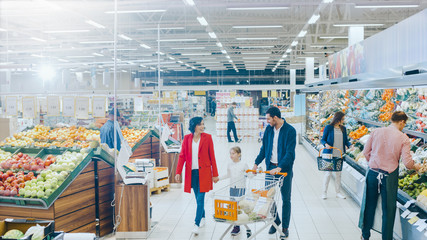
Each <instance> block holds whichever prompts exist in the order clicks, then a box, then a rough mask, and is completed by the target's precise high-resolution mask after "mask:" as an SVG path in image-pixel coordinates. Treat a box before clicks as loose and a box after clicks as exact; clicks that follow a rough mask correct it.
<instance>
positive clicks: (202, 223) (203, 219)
mask: <svg viewBox="0 0 427 240" xmlns="http://www.w3.org/2000/svg"><path fill="white" fill-rule="evenodd" d="M204 226H206V220H205V218H202V220H201V221H200V227H201V228H202V227H204Z"/></svg>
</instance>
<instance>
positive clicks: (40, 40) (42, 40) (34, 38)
mask: <svg viewBox="0 0 427 240" xmlns="http://www.w3.org/2000/svg"><path fill="white" fill-rule="evenodd" d="M30 39H32V40H34V41H38V42H46V40H44V39H41V38H36V37H31V38H30Z"/></svg>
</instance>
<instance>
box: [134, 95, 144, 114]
mask: <svg viewBox="0 0 427 240" xmlns="http://www.w3.org/2000/svg"><path fill="white" fill-rule="evenodd" d="M133 102H134V104H133V108H134V109H133V110H134V111H135V112H142V111H144V100H143V99H142V97H135V98H134V99H133Z"/></svg>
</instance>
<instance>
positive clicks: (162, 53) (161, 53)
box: [156, 51, 165, 55]
mask: <svg viewBox="0 0 427 240" xmlns="http://www.w3.org/2000/svg"><path fill="white" fill-rule="evenodd" d="M156 53H158V54H160V55H165V53H164V52H159V51H157V52H156Z"/></svg>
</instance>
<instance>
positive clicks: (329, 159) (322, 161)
mask: <svg viewBox="0 0 427 240" xmlns="http://www.w3.org/2000/svg"><path fill="white" fill-rule="evenodd" d="M324 149H326V148H322V149H320V150H319V156H318V157H317V168H318V169H319V171H333V172H338V171H342V165H343V162H344V160H343V158H342V152H341V150H340V149H338V148H334V147H332V149H337V150H338V151H340V154H341V157H340V158H338V157H333V155H332V153H331V154H322V151H323V150H324Z"/></svg>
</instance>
